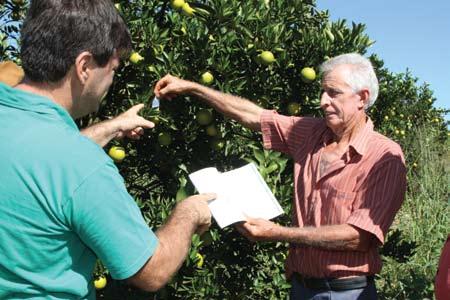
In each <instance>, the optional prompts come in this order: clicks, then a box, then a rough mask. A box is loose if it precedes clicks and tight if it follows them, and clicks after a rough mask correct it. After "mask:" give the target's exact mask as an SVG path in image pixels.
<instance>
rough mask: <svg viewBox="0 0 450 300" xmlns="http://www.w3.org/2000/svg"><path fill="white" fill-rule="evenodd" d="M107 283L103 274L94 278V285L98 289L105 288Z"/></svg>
mask: <svg viewBox="0 0 450 300" xmlns="http://www.w3.org/2000/svg"><path fill="white" fill-rule="evenodd" d="M106 283H107V282H106V277H105V276H103V275H102V276H100V277H98V278H97V279H95V280H94V286H95V288H96V289H97V290H101V289H103V288H105V286H106Z"/></svg>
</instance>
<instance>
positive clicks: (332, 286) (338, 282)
mask: <svg viewBox="0 0 450 300" xmlns="http://www.w3.org/2000/svg"><path fill="white" fill-rule="evenodd" d="M294 278H295V279H296V280H297V281H298V282H299V283H301V284H302V285H303V286H305V287H307V288H309V289H315V290H328V291H343V290H354V289H361V288H364V287H366V286H367V285H368V284H369V283H371V282H373V281H374V276H373V275H369V276H356V277H349V278H308V277H304V276H302V275H300V274H298V273H294Z"/></svg>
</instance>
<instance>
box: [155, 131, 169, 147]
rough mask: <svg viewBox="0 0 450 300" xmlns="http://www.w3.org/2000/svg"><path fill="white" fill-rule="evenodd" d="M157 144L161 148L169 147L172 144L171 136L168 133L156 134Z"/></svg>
mask: <svg viewBox="0 0 450 300" xmlns="http://www.w3.org/2000/svg"><path fill="white" fill-rule="evenodd" d="M158 143H159V144H160V145H161V146H169V145H170V144H171V143H172V136H171V135H170V133H168V132H161V133H159V134H158Z"/></svg>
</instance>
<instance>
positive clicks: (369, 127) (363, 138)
mask: <svg viewBox="0 0 450 300" xmlns="http://www.w3.org/2000/svg"><path fill="white" fill-rule="evenodd" d="M372 132H373V123H372V120H371V119H370V118H369V117H367V121H366V124H365V125H364V127H363V129H362V130H360V131H359V132H358V134H357V135H356V137H355V138H354V139H353V140H351V141H350V144H349V147H352V148H353V149H354V150H355V151H356V152H357V153H359V154H360V155H364V154H365V153H366V150H367V144H368V141H369V139H370V136H371V133H372Z"/></svg>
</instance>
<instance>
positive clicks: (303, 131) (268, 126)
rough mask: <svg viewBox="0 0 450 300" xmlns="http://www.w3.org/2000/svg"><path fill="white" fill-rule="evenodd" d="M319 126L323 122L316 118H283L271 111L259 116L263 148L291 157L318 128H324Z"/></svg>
mask: <svg viewBox="0 0 450 300" xmlns="http://www.w3.org/2000/svg"><path fill="white" fill-rule="evenodd" d="M321 124H323V121H322V120H321V119H317V118H310V117H290V116H283V115H280V114H278V113H277V112H276V111H273V110H264V111H263V113H262V114H261V131H262V136H263V142H264V147H265V148H266V149H271V150H275V151H279V152H283V153H286V154H288V155H291V156H292V155H293V154H294V153H295V152H296V151H298V149H299V148H301V147H302V146H304V145H305V143H306V141H307V140H308V138H309V137H310V136H311V135H312V134H313V133H316V129H319V128H318V127H324V128H325V126H320V125H321ZM324 128H323V129H324ZM318 131H320V129H319V130H318ZM318 131H317V133H319V132H318Z"/></svg>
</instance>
